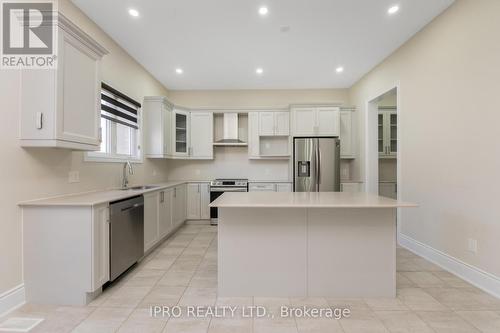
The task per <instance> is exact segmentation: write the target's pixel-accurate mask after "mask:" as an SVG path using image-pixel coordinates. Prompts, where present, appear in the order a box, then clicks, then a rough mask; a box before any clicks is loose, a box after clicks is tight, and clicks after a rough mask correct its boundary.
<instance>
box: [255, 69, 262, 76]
mask: <svg viewBox="0 0 500 333" xmlns="http://www.w3.org/2000/svg"><path fill="white" fill-rule="evenodd" d="M255 73H257V74H258V75H262V74H263V73H264V69H263V68H261V67H259V68H257V69H256V70H255Z"/></svg>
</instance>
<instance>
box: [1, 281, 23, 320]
mask: <svg viewBox="0 0 500 333" xmlns="http://www.w3.org/2000/svg"><path fill="white" fill-rule="evenodd" d="M25 302H26V296H25V292H24V284H20V285H18V286H17V287H14V288H12V289H10V290H7V291H6V292H4V293H3V294H1V295H0V317H3V316H4V315H6V314H7V313H9V312H11V311H12V310H15V309H17V308H18V307H20V306H21V305H23V304H24V303H25Z"/></svg>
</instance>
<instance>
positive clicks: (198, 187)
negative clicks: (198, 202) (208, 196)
mask: <svg viewBox="0 0 500 333" xmlns="http://www.w3.org/2000/svg"><path fill="white" fill-rule="evenodd" d="M198 193H200V184H198Z"/></svg>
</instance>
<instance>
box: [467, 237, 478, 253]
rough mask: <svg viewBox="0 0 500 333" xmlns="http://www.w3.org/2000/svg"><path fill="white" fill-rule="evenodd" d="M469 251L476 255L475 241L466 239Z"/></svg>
mask: <svg viewBox="0 0 500 333" xmlns="http://www.w3.org/2000/svg"><path fill="white" fill-rule="evenodd" d="M468 245H469V251H470V252H472V253H477V239H472V238H469V239H468Z"/></svg>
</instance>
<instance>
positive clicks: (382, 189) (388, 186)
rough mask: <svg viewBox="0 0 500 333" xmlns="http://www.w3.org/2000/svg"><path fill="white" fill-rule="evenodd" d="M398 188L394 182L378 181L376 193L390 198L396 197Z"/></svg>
mask: <svg viewBox="0 0 500 333" xmlns="http://www.w3.org/2000/svg"><path fill="white" fill-rule="evenodd" d="M397 190H398V188H397V183H396V182H380V183H379V184H378V194H379V195H381V196H383V197H388V198H391V199H397V198H398V191H397Z"/></svg>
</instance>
